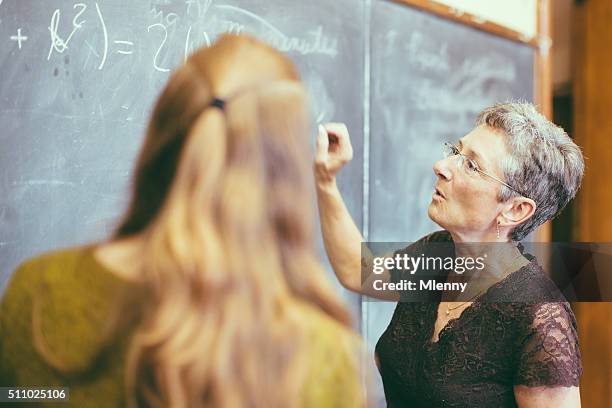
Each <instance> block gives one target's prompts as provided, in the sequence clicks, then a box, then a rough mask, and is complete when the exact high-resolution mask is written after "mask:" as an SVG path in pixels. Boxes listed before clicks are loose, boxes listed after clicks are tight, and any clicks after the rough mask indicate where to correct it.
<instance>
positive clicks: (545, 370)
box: [376, 231, 582, 408]
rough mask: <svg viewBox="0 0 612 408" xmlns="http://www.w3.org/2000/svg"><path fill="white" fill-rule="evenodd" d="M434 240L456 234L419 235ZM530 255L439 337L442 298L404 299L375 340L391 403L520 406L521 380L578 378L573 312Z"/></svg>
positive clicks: (564, 382) (551, 382) (542, 382)
mask: <svg viewBox="0 0 612 408" xmlns="http://www.w3.org/2000/svg"><path fill="white" fill-rule="evenodd" d="M432 240H433V241H443V240H447V241H451V239H450V235H449V234H448V233H447V232H444V231H442V232H437V233H434V234H431V235H429V236H428V237H426V238H424V239H423V240H421V241H419V242H424V241H432ZM451 242H452V241H451ZM407 250H409V248H408V249H407ZM526 256H527V257H528V258H529V259H530V261H531V262H530V263H529V264H528V265H526V266H524V267H523V268H521V269H519V270H518V271H515V272H513V273H511V274H510V275H508V276H507V277H506V278H505V279H504V280H502V281H501V282H499V283H498V284H496V285H494V286H492V287H491V288H489V290H488V291H487V292H485V294H484V295H482V296H480V297H479V298H478V299H477V300H476V301H475V302H474V303H473V304H472V305H470V306H468V307H467V308H466V309H465V310H464V311H463V313H462V314H461V315H460V317H459V318H457V319H453V320H451V321H450V322H449V323H448V324H447V325H446V327H444V328H443V329H442V331H441V332H440V334H439V340H438V341H437V342H432V340H431V339H432V335H433V330H434V324H435V321H436V318H437V310H438V305H439V303H437V302H427V303H425V302H420V303H414V302H412V303H411V302H399V303H398V305H397V307H396V309H395V312H394V314H393V318H392V319H391V322H390V324H389V327H388V328H387V330H386V331H385V332H384V333H383V335H382V336H381V338H380V339H379V341H378V344H377V345H376V354H377V357H378V359H379V364H380V373H381V376H382V380H383V384H384V389H385V397H386V400H387V404H388V406H389V407H427V408H431V407H479V408H480V407H516V406H517V405H516V401H515V399H514V390H513V387H514V386H515V385H526V386H532V387H535V386H566V387H568V386H577V385H578V382H579V378H580V375H581V374H582V366H581V363H580V351H579V348H578V338H577V334H576V321H575V317H574V314H573V312H572V310H571V308H570V306H569V304H568V303H567V302H565V301H563V299H562V298H558V297H556V298H555V296H558V295H557V293H558V292H555V288H554V284H553V283H552V282H551V281H550V280H549V279H548V277H546V276H545V275H544V272H543V271H542V269H541V268H540V267H539V266H538V264H537V262H536V261H535V259H533V258H532V257H529V255H526ZM393 275H394V274H393V272H392V280H395V279H396V278H395V277H393ZM551 298H554V299H555V301H553V302H551V301H550V299H551ZM508 299H511V300H512V302H509V301H508Z"/></svg>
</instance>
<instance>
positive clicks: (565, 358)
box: [514, 302, 582, 387]
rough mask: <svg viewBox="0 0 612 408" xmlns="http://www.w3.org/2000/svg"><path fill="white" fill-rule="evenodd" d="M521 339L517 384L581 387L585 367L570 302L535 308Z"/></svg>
mask: <svg viewBox="0 0 612 408" xmlns="http://www.w3.org/2000/svg"><path fill="white" fill-rule="evenodd" d="M527 316H528V317H527V318H526V321H525V324H524V327H525V330H524V333H523V335H522V336H520V339H521V340H520V343H519V347H518V356H517V361H518V365H517V369H516V374H515V380H514V383H515V384H516V385H526V386H529V387H537V386H564V387H570V386H578V382H579V380H580V375H581V374H582V365H581V363H580V350H579V347H578V335H577V333H576V320H575V318H574V314H573V312H572V310H571V309H570V307H569V304H568V303H566V302H563V303H542V304H537V305H532V306H530V308H529V313H528V314H527Z"/></svg>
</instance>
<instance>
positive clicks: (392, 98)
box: [363, 1, 535, 346]
mask: <svg viewBox="0 0 612 408" xmlns="http://www.w3.org/2000/svg"><path fill="white" fill-rule="evenodd" d="M371 50H372V52H371V112H370V118H371V119H370V135H369V145H370V150H369V154H370V161H369V166H370V167H369V169H370V171H369V177H370V183H369V208H368V214H369V231H370V235H369V240H370V241H393V242H411V241H415V240H417V239H419V238H420V237H422V236H424V235H426V234H428V233H429V232H432V231H435V230H437V229H440V227H439V226H437V225H436V224H434V223H433V222H432V221H431V220H430V219H429V217H428V216H427V207H428V205H429V203H430V202H431V196H432V193H433V186H434V183H435V180H436V177H435V175H434V173H433V170H432V166H433V164H434V162H435V161H437V160H439V159H440V158H442V143H443V142H444V141H450V142H456V141H457V140H458V139H459V138H460V137H462V136H464V135H465V134H466V133H468V132H469V131H470V130H471V129H472V128H473V127H474V122H475V120H476V116H477V115H478V113H479V112H480V110H482V109H483V108H485V107H487V106H490V105H492V104H494V103H496V102H499V101H505V100H508V99H517V98H521V99H524V100H532V99H533V95H534V82H533V72H534V58H535V52H534V49H533V48H531V47H530V46H528V45H524V44H520V43H517V42H513V41H510V40H507V39H503V38H500V37H496V36H494V35H491V34H489V33H485V32H482V31H478V30H476V29H473V28H471V27H468V26H465V25H462V24H459V23H456V22H451V21H448V20H445V19H442V18H440V17H436V16H433V15H431V14H429V13H426V12H424V11H421V10H418V9H414V8H411V7H406V6H402V5H400V4H396V3H392V2H386V1H375V2H374V3H373V9H372V22H371ZM366 306H367V307H364V316H363V322H364V335H365V336H366V338H367V340H368V343H370V345H371V346H373V345H374V344H375V342H376V341H377V340H378V338H379V337H380V335H381V334H382V332H383V331H384V329H385V328H386V326H387V325H388V323H389V320H390V316H391V313H392V311H393V309H394V307H395V305H394V304H390V303H383V302H368V303H367V304H366Z"/></svg>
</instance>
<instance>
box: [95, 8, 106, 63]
mask: <svg viewBox="0 0 612 408" xmlns="http://www.w3.org/2000/svg"><path fill="white" fill-rule="evenodd" d="M96 12H97V13H98V17H99V18H100V24H102V32H103V33H104V53H103V54H102V61H100V65H98V69H99V70H100V69H102V67H104V63H105V62H106V56H107V54H108V31H107V30H106V23H105V22H104V17H102V12H101V11H100V6H98V3H96Z"/></svg>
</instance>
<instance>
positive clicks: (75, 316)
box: [0, 36, 363, 407]
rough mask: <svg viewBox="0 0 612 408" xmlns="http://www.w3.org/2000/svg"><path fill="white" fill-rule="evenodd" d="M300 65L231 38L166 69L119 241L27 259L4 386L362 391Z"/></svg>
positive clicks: (0, 325) (5, 314)
mask: <svg viewBox="0 0 612 408" xmlns="http://www.w3.org/2000/svg"><path fill="white" fill-rule="evenodd" d="M309 122H310V120H309V116H308V112H307V102H306V95H305V91H304V88H303V86H302V85H301V83H300V81H299V79H298V75H297V73H296V70H295V68H294V66H293V65H292V64H291V63H290V62H289V61H288V60H287V58H285V57H284V56H283V55H281V54H280V53H278V52H277V51H275V50H274V49H272V48H270V47H268V46H266V45H264V44H262V43H260V42H259V41H257V40H255V39H253V38H249V37H244V36H223V37H221V38H220V39H219V40H218V41H217V42H216V43H215V44H214V45H213V46H212V47H209V48H206V49H201V50H199V51H197V52H196V53H194V54H193V55H192V56H191V57H190V58H189V60H188V61H187V62H186V63H185V64H184V65H183V66H181V67H179V68H178V69H177V70H176V71H175V72H174V74H173V75H172V77H171V78H170V80H169V82H168V84H167V86H166V88H165V90H164V91H163V93H162V94H161V96H160V98H159V100H158V102H157V105H156V107H155V109H154V112H153V114H152V117H151V120H150V124H149V127H148V132H147V135H146V140H145V143H144V147H143V149H142V151H141V154H140V157H139V160H138V163H137V166H136V174H135V179H134V184H133V194H132V199H131V204H130V206H129V209H128V211H127V214H126V215H125V217H124V220H123V222H122V224H121V225H120V227H119V228H118V230H117V232H116V234H115V235H114V237H112V239H111V240H109V241H108V242H103V243H99V244H95V245H92V246H88V247H84V248H75V249H68V250H64V251H59V252H53V253H50V254H46V255H42V256H39V257H36V258H34V259H32V260H29V261H27V262H25V263H24V264H23V265H22V266H21V267H20V268H19V269H18V271H17V272H16V273H15V275H14V276H13V279H12V282H11V284H10V286H9V288H8V290H7V292H6V294H5V297H4V299H3V302H2V304H1V306H0V307H1V309H0V339H1V340H0V353H1V354H0V377H1V378H2V381H1V382H2V384H1V385H3V386H24V387H49V386H65V387H69V388H70V402H71V403H72V405H74V406H87V407H92V406H123V405H137V406H164V407H166V406H170V407H187V406H189V407H198V406H210V407H243V406H248V407H281V406H282V407H292V406H295V407H301V406H312V407H325V406H330V407H331V406H347V407H348V406H350V407H354V406H360V405H362V404H363V401H362V391H361V390H360V379H359V373H358V372H357V371H358V358H357V355H356V353H355V352H356V351H357V347H358V342H357V341H356V338H355V336H354V335H353V334H352V332H351V331H350V328H349V315H348V313H347V310H346V309H345V307H344V306H343V304H342V302H341V301H340V300H339V298H338V296H337V295H336V294H335V293H334V291H333V290H331V288H330V287H329V286H328V282H327V281H326V279H325V277H324V272H323V270H322V268H321V266H320V265H319V263H318V262H317V260H316V259H315V256H314V253H313V247H312V242H311V240H312V235H313V231H312V225H313V223H312V217H311V216H312V215H313V214H312V212H311V211H312V208H311V207H312V205H311V204H312V199H311V196H310V193H309V187H308V184H309V175H310V173H309V170H310V164H309V162H308V159H307V157H306V156H305V155H304V151H306V150H307V149H308V148H309V145H308V134H309V131H310V129H309Z"/></svg>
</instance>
